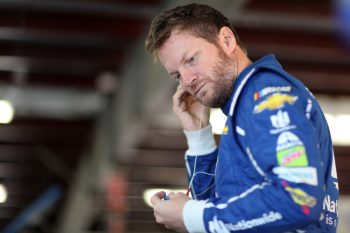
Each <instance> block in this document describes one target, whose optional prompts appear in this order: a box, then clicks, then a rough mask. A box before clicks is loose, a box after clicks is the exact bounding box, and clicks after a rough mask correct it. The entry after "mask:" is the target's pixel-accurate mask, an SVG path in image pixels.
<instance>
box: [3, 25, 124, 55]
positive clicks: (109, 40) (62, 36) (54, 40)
mask: <svg viewBox="0 0 350 233" xmlns="http://www.w3.org/2000/svg"><path fill="white" fill-rule="evenodd" d="M0 40H1V41H5V42H6V41H11V42H13V43H31V44H41V45H51V46H66V47H76V48H84V49H113V50H117V49H118V50H120V49H122V48H125V45H128V44H129V43H130V40H125V39H120V38H118V37H114V36H103V35H98V34H92V33H90V34H89V33H79V32H58V31H53V30H51V31H46V30H40V29H26V28H11V27H0Z"/></svg>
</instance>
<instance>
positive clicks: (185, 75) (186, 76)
mask: <svg viewBox="0 0 350 233" xmlns="http://www.w3.org/2000/svg"><path fill="white" fill-rule="evenodd" d="M180 74H181V79H182V84H183V85H184V86H185V87H191V86H192V85H193V83H194V82H195V80H196V79H197V76H196V75H195V74H194V73H193V72H191V71H189V70H182V73H180Z"/></svg>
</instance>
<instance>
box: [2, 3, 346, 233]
mask: <svg viewBox="0 0 350 233" xmlns="http://www.w3.org/2000/svg"><path fill="white" fill-rule="evenodd" d="M189 2H195V1H161V0H129V1H126V0H79V1H78V0H0V118H1V119H0V120H1V122H2V123H1V125H0V201H1V203H0V231H1V232H5V233H15V232H21V233H23V232H25V233H34V232H35V233H80V232H81V233H83V232H84V233H102V232H113V233H123V232H130V233H143V232H145V233H147V232H155V233H157V232H170V231H169V230H166V229H165V228H164V227H162V226H159V225H157V224H155V223H154V217H153V211H152V209H151V208H150V207H149V206H148V205H147V203H146V202H145V199H148V198H147V197H145V195H147V194H148V193H149V192H152V190H153V189H156V188H161V189H165V188H166V189H185V188H186V184H187V180H186V175H185V168H184V160H183V154H184V151H185V150H186V142H185V139H184V136H183V133H182V131H181V129H180V127H179V125H178V122H177V120H176V119H175V117H174V116H173V114H172V111H171V108H172V104H171V96H172V93H173V92H174V90H175V85H176V84H175V83H174V82H172V81H171V80H170V79H169V78H168V75H167V74H166V73H165V72H164V70H163V68H161V67H160V66H159V64H154V62H153V58H152V57H151V56H149V55H148V54H146V52H145V50H144V40H145V37H146V33H147V30H148V26H149V24H150V21H151V19H152V18H153V17H154V16H155V14H156V13H158V12H159V11H161V10H162V9H165V8H168V7H172V6H175V5H180V4H184V3H189ZM196 2H199V3H207V4H208V3H209V4H210V5H212V6H213V7H215V8H217V9H218V10H220V11H222V12H223V13H224V14H225V15H226V16H228V18H229V19H230V20H231V21H232V23H233V25H234V26H235V27H236V29H237V31H238V33H239V35H240V38H241V40H242V41H243V43H244V45H245V46H246V48H247V50H248V54H249V57H250V58H251V59H252V60H256V59H258V58H260V57H261V56H263V55H265V54H268V53H274V54H275V55H276V56H277V58H278V59H279V61H280V62H281V63H282V65H283V66H284V67H285V69H286V70H287V71H289V72H290V73H292V74H293V75H295V76H296V77H298V78H299V79H300V80H301V81H302V82H304V83H305V84H306V85H307V86H308V87H309V88H310V90H311V91H312V92H313V93H314V94H315V96H316V97H317V98H318V99H319V101H320V103H321V106H322V107H323V109H324V111H325V113H326V115H327V120H328V121H329V124H330V126H331V131H332V137H333V139H334V144H335V147H334V149H335V158H336V162H337V168H338V178H339V187H340V193H341V198H340V203H339V207H340V208H339V214H340V223H339V227H338V229H339V231H338V232H340V233H348V232H350V223H349V221H346V220H349V219H350V198H349V197H350V196H349V194H350V134H349V132H350V35H349V34H350V26H349V22H350V17H349V15H350V6H349V5H350V4H349V2H350V1H348V0H338V1H331V0H285V1H280V0H264V1H260V0H235V1H229V0H215V1H196ZM213 115H215V114H213ZM212 120H213V122H215V121H216V120H215V119H212ZM218 127H220V126H218ZM216 138H217V139H218V138H219V135H217V136H216Z"/></svg>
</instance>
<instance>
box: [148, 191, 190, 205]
mask: <svg viewBox="0 0 350 233" xmlns="http://www.w3.org/2000/svg"><path fill="white" fill-rule="evenodd" d="M160 191H164V192H165V193H167V194H168V193H170V192H174V193H177V192H182V193H186V190H185V189H166V188H164V189H163V188H151V189H145V190H144V191H143V201H144V202H145V203H146V205H148V206H149V207H152V208H153V206H152V203H151V197H152V196H153V195H154V194H156V193H157V192H160Z"/></svg>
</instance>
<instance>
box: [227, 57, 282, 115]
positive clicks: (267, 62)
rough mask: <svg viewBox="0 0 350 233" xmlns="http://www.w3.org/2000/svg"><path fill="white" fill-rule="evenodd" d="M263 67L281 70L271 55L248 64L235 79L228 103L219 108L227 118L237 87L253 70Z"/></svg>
mask: <svg viewBox="0 0 350 233" xmlns="http://www.w3.org/2000/svg"><path fill="white" fill-rule="evenodd" d="M264 67H268V68H270V69H271V68H274V69H280V68H281V64H280V63H279V62H278V61H277V60H276V58H275V55H273V54H268V55H265V56H264V57H262V58H260V59H259V60H257V61H256V62H254V63H252V64H250V65H249V66H247V67H246V68H245V69H244V70H243V71H242V72H241V73H240V74H239V75H238V77H237V79H236V81H235V82H234V85H233V91H232V93H231V96H230V98H229V100H228V101H226V103H225V104H224V105H223V106H222V107H221V110H222V112H223V113H224V114H225V115H226V116H228V115H229V111H230V107H231V102H232V99H233V96H234V94H235V92H236V91H237V87H238V86H239V84H240V83H241V82H242V80H243V79H244V77H245V76H246V75H247V74H248V73H249V72H250V71H251V70H252V69H253V68H255V69H256V70H257V69H260V68H264Z"/></svg>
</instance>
